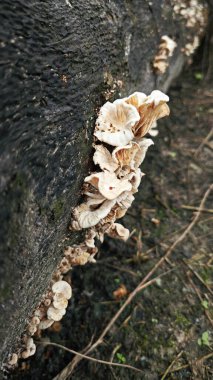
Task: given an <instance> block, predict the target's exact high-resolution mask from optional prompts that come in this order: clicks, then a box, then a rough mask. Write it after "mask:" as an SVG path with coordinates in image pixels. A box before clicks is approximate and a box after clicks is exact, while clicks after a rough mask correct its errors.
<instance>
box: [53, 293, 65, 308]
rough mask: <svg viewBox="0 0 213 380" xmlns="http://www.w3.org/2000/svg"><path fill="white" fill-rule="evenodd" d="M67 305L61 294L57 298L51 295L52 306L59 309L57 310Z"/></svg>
mask: <svg viewBox="0 0 213 380" xmlns="http://www.w3.org/2000/svg"><path fill="white" fill-rule="evenodd" d="M67 305H68V301H67V299H66V298H65V297H63V296H61V297H60V298H58V297H57V296H56V297H53V306H54V307H55V308H56V309H59V310H61V309H62V310H63V309H66V308H67Z"/></svg>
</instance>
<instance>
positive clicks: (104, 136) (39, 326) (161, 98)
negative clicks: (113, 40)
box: [8, 50, 171, 366]
mask: <svg viewBox="0 0 213 380" xmlns="http://www.w3.org/2000/svg"><path fill="white" fill-rule="evenodd" d="M170 51H171V50H170ZM168 54H169V50H168ZM168 101H169V97H168V96H167V95H165V94H163V93H162V92H161V91H158V90H155V91H152V93H151V94H150V95H149V96H146V95H145V94H144V93H142V92H135V93H133V94H132V95H130V96H129V97H126V98H123V99H119V100H115V101H114V102H113V103H110V102H107V103H106V104H104V105H103V107H102V108H101V109H100V112H99V115H98V118H97V121H96V126H95V131H94V144H93V147H94V155H93V162H94V166H95V167H94V169H95V170H94V172H93V173H91V174H90V175H89V176H87V177H86V178H85V180H84V185H83V189H82V193H83V202H82V203H81V204H80V205H79V206H77V207H76V208H75V209H74V210H73V211H72V220H71V226H70V230H85V238H84V241H83V242H82V243H80V244H78V245H73V246H72V247H70V246H68V247H66V249H65V251H64V257H63V258H62V260H61V262H60V263H59V264H58V266H57V268H56V270H55V271H54V273H53V274H52V280H51V283H50V286H49V288H48V289H47V292H46V294H44V296H43V298H42V300H41V302H40V304H39V305H38V307H37V308H36V309H35V310H34V312H33V314H32V316H31V318H30V320H29V323H28V326H27V329H26V335H25V336H24V338H23V346H24V348H22V349H21V350H20V352H19V353H17V354H12V355H11V356H10V358H9V361H8V365H9V366H13V365H15V364H16V362H17V359H18V358H20V357H21V358H27V357H29V356H31V355H33V354H34V353H35V351H36V346H35V344H34V342H33V338H32V336H33V335H35V334H38V333H39V332H40V331H41V330H44V329H47V328H48V327H50V326H51V325H52V324H53V323H54V322H55V321H56V322H57V321H60V320H61V319H62V317H63V316H64V314H65V313H66V308H67V306H68V300H69V299H70V298H71V297H72V288H71V286H70V284H69V283H68V282H67V281H65V280H64V279H63V278H64V275H65V274H66V273H67V272H68V271H69V270H70V269H72V268H73V267H75V266H76V265H85V264H86V263H95V255H96V254H97V252H98V248H97V247H96V244H97V241H98V240H99V241H100V242H103V240H104V236H105V235H109V236H110V237H113V238H117V239H121V240H123V241H126V240H127V239H128V237H129V230H128V229H127V228H125V227H124V226H123V225H122V224H120V223H117V222H116V220H117V219H120V218H122V217H123V216H124V215H125V214H126V212H127V210H128V208H129V207H130V206H131V204H132V202H133V201H134V194H135V193H136V192H137V191H138V188H139V185H140V182H141V179H142V177H143V176H144V173H143V172H142V171H141V169H140V166H141V165H142V163H143V161H144V158H145V156H146V153H147V150H148V148H149V147H150V146H151V145H153V144H154V143H153V141H152V139H150V138H147V137H144V136H145V135H147V134H150V135H152V136H154V135H156V134H157V133H158V132H157V131H156V121H157V120H158V119H160V118H162V117H165V116H167V115H169V107H168V105H167V102H168Z"/></svg>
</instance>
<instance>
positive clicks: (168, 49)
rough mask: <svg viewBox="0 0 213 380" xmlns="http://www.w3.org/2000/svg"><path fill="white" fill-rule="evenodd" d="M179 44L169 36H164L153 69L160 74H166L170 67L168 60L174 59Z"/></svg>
mask: <svg viewBox="0 0 213 380" xmlns="http://www.w3.org/2000/svg"><path fill="white" fill-rule="evenodd" d="M176 46H177V44H176V42H175V41H173V40H172V39H171V38H170V37H168V36H162V37H161V42H160V45H159V48H158V52H157V54H156V56H155V58H154V61H153V68H154V70H155V71H156V73H158V74H164V73H165V72H166V70H167V67H168V66H169V62H168V58H169V57H172V55H173V52H174V49H175V48H176Z"/></svg>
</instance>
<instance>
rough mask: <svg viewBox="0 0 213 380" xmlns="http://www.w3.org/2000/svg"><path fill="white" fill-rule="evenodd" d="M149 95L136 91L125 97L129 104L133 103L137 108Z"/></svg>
mask: <svg viewBox="0 0 213 380" xmlns="http://www.w3.org/2000/svg"><path fill="white" fill-rule="evenodd" d="M146 98H147V96H146V94H144V93H143V92H134V93H133V94H132V95H130V96H128V98H124V100H125V102H126V103H127V104H131V105H132V106H134V107H135V108H136V109H138V108H139V107H140V106H141V104H143V103H144V101H145V100H146Z"/></svg>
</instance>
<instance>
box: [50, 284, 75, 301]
mask: <svg viewBox="0 0 213 380" xmlns="http://www.w3.org/2000/svg"><path fill="white" fill-rule="evenodd" d="M52 291H53V293H54V297H60V296H61V295H62V296H64V298H66V299H67V300H69V299H70V298H71V297H72V288H71V286H70V285H69V284H68V282H66V281H57V282H55V283H54V284H53V286H52Z"/></svg>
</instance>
